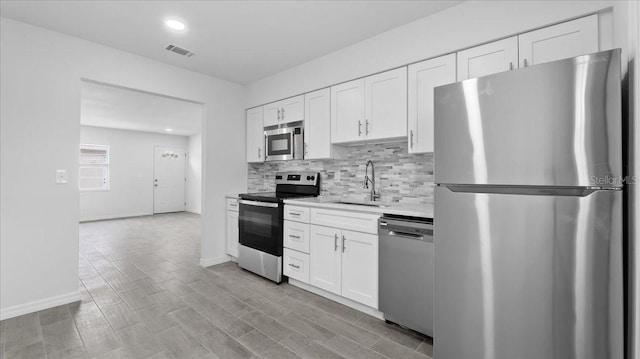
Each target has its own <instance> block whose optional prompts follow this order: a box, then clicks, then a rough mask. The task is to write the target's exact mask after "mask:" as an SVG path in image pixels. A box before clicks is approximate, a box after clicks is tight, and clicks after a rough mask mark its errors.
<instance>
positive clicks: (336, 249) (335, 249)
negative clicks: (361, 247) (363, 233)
mask: <svg viewBox="0 0 640 359" xmlns="http://www.w3.org/2000/svg"><path fill="white" fill-rule="evenodd" d="M333 246H334V248H333V251H334V252H336V251H338V235H337V234H334V237H333Z"/></svg>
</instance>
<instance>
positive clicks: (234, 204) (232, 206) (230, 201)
mask: <svg viewBox="0 0 640 359" xmlns="http://www.w3.org/2000/svg"><path fill="white" fill-rule="evenodd" d="M227 210H228V211H237V210H238V200H237V199H236V198H227Z"/></svg>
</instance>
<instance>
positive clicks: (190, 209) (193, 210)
mask: <svg viewBox="0 0 640 359" xmlns="http://www.w3.org/2000/svg"><path fill="white" fill-rule="evenodd" d="M185 211H186V212H189V213H195V214H202V211H201V210H199V209H193V208H187V209H186V210H185Z"/></svg>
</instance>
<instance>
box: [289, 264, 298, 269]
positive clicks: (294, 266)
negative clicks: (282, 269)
mask: <svg viewBox="0 0 640 359" xmlns="http://www.w3.org/2000/svg"><path fill="white" fill-rule="evenodd" d="M289 267H293V268H295V269H300V266H297V265H295V264H293V263H289Z"/></svg>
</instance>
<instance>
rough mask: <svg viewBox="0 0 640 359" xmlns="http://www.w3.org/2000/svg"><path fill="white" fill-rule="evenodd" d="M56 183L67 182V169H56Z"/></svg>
mask: <svg viewBox="0 0 640 359" xmlns="http://www.w3.org/2000/svg"><path fill="white" fill-rule="evenodd" d="M56 183H57V184H65V183H67V170H56Z"/></svg>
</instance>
